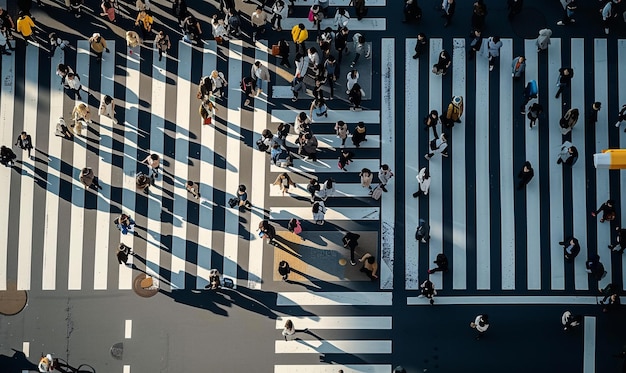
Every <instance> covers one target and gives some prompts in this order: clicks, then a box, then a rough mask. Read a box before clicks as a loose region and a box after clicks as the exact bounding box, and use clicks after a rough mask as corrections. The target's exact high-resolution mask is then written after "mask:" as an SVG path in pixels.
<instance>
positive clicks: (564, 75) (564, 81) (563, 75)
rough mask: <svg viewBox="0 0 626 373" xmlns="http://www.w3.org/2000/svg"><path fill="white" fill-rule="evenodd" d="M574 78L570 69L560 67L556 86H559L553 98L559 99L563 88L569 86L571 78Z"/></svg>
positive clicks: (572, 70)
mask: <svg viewBox="0 0 626 373" xmlns="http://www.w3.org/2000/svg"><path fill="white" fill-rule="evenodd" d="M573 77H574V69H572V68H571V67H561V68H560V69H559V80H558V82H557V85H558V86H559V89H558V91H556V95H555V96H554V97H555V98H559V96H560V95H561V93H562V92H563V88H565V87H567V86H569V85H570V82H571V81H572V78H573Z"/></svg>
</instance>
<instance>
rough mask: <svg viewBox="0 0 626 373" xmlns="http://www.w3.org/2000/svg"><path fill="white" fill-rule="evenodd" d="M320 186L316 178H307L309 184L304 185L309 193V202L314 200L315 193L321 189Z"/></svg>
mask: <svg viewBox="0 0 626 373" xmlns="http://www.w3.org/2000/svg"><path fill="white" fill-rule="evenodd" d="M321 188H322V186H321V185H320V183H319V182H318V181H317V179H311V180H309V184H307V186H306V190H307V191H308V192H309V194H311V203H313V202H314V201H315V193H317V192H319V191H320V190H321Z"/></svg>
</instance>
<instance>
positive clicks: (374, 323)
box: [276, 316, 392, 330]
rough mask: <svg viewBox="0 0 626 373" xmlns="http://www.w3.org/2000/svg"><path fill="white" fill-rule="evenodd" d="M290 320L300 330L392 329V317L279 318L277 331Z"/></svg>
mask: <svg viewBox="0 0 626 373" xmlns="http://www.w3.org/2000/svg"><path fill="white" fill-rule="evenodd" d="M287 319H289V320H291V321H292V322H293V323H294V325H296V326H297V327H298V329H304V328H309V329H312V330H322V329H361V330H376V329H391V328H392V327H391V319H392V318H391V316H314V317H288V316H285V317H279V318H278V319H277V320H276V329H282V328H283V327H284V326H285V321H286V320H287Z"/></svg>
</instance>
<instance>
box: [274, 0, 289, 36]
mask: <svg viewBox="0 0 626 373" xmlns="http://www.w3.org/2000/svg"><path fill="white" fill-rule="evenodd" d="M285 18H287V7H286V6H285V2H284V1H283V0H278V1H276V2H275V3H274V5H273V6H272V20H271V23H272V30H274V31H282V30H283V29H282V27H281V25H280V21H281V20H282V19H285Z"/></svg>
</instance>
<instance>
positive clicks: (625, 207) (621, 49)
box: [0, 39, 626, 289]
mask: <svg viewBox="0 0 626 373" xmlns="http://www.w3.org/2000/svg"><path fill="white" fill-rule="evenodd" d="M617 56H618V58H617V60H618V61H626V40H624V39H620V40H618V41H617ZM617 75H618V77H619V79H618V84H619V92H618V94H619V102H620V105H623V104H626V71H624V69H617ZM620 109H621V106H620ZM609 124H610V125H615V123H613V122H610V123H609ZM623 130H624V127H623V124H620V128H617V131H618V134H619V135H618V136H620V135H621V140H620V145H621V149H626V135H623V132H621V131H623ZM620 185H622V187H623V186H624V185H626V172H620ZM617 210H618V211H619V212H621V214H622V219H620V221H626V198H622V208H621V209H617ZM618 219H619V217H618ZM613 234H614V235H615V233H613ZM612 239H615V237H612ZM620 257H621V258H622V268H626V255H620ZM0 268H2V267H0ZM622 286H626V271H624V270H623V269H622ZM622 289H624V288H623V287H622Z"/></svg>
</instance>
